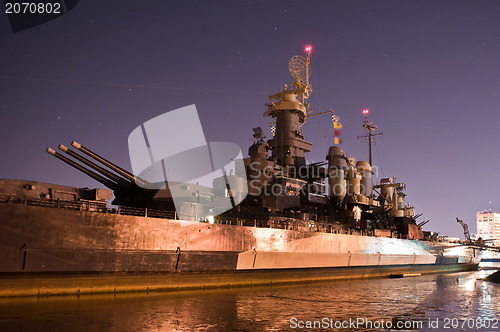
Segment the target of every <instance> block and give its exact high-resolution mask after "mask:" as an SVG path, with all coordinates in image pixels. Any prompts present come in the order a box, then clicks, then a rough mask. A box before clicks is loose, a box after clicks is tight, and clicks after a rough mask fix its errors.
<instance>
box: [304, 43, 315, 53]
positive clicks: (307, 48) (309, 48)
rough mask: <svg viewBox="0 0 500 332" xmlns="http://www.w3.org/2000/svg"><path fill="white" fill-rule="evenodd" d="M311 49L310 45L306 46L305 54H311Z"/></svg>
mask: <svg viewBox="0 0 500 332" xmlns="http://www.w3.org/2000/svg"><path fill="white" fill-rule="evenodd" d="M312 49H313V48H312V46H311V45H307V46H306V47H305V50H306V52H307V53H311V51H312Z"/></svg>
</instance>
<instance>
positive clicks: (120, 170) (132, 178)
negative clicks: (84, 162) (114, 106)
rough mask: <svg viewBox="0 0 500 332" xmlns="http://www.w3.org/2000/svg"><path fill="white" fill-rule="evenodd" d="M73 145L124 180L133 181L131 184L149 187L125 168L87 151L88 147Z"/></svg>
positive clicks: (74, 142)
mask: <svg viewBox="0 0 500 332" xmlns="http://www.w3.org/2000/svg"><path fill="white" fill-rule="evenodd" d="M71 145H72V146H73V147H74V148H75V149H77V150H80V151H82V152H83V153H85V154H86V155H87V156H89V157H91V158H94V159H95V160H97V161H98V162H100V163H101V164H103V165H106V166H107V167H109V168H110V169H112V170H113V171H115V172H116V173H118V174H120V175H121V176H123V177H124V178H126V179H127V180H129V181H131V182H134V183H136V184H137V185H139V186H142V187H145V186H146V185H147V183H146V182H144V180H141V179H139V178H136V177H135V176H134V175H133V174H132V173H130V172H128V171H126V170H124V169H123V168H121V167H119V166H117V165H115V164H113V163H112V162H110V161H108V160H106V159H104V158H103V157H101V156H99V155H98V154H96V153H94V152H92V151H90V150H89V149H87V148H86V147H84V146H82V145H81V144H79V143H78V142H76V141H73V142H72V143H71Z"/></svg>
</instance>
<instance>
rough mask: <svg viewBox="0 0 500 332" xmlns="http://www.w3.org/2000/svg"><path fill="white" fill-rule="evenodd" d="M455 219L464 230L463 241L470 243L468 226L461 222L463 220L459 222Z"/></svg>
mask: <svg viewBox="0 0 500 332" xmlns="http://www.w3.org/2000/svg"><path fill="white" fill-rule="evenodd" d="M456 219H457V222H458V223H459V224H460V225H461V226H462V228H463V229H464V237H465V241H467V242H471V241H470V233H469V226H467V224H466V223H465V222H464V221H463V220H460V219H458V218H456Z"/></svg>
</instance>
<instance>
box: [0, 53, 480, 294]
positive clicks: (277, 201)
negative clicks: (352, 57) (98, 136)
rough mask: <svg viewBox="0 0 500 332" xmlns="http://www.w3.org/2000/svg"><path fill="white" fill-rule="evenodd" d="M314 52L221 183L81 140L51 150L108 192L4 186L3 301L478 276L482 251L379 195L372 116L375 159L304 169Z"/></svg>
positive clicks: (393, 197) (382, 187) (336, 149)
mask: <svg viewBox="0 0 500 332" xmlns="http://www.w3.org/2000/svg"><path fill="white" fill-rule="evenodd" d="M306 53H307V55H306V56H294V57H292V59H291V60H290V61H289V70H290V73H291V75H292V77H293V79H294V81H293V83H292V84H291V86H290V87H289V86H286V85H285V86H284V87H283V89H282V90H281V91H280V92H278V93H276V94H273V95H271V96H269V102H268V103H267V104H266V110H265V113H264V115H265V116H267V117H270V118H272V120H273V121H274V122H275V125H274V128H273V135H272V138H270V139H267V137H266V136H265V135H264V130H263V129H262V128H260V127H258V128H254V130H253V144H252V145H251V146H250V147H249V149H248V157H246V158H243V157H241V158H236V159H232V158H230V159H231V160H232V163H231V165H232V169H230V170H229V169H228V167H227V165H226V167H221V169H222V172H219V173H217V174H219V176H214V177H213V178H212V183H211V185H200V184H199V183H198V182H192V181H191V182H189V181H188V180H189V179H188V180H185V181H184V182H183V181H179V182H175V181H170V179H169V181H167V180H166V179H165V180H164V181H163V182H162V181H159V180H158V179H157V178H155V177H154V176H153V177H148V176H150V174H149V175H148V172H143V173H141V174H137V172H135V170H134V172H130V171H128V170H126V169H124V168H122V167H120V166H118V165H115V164H114V163H112V162H110V161H109V160H107V159H105V158H104V157H102V156H101V155H99V154H97V153H95V152H94V151H92V150H91V149H89V148H88V147H85V146H83V145H82V144H80V143H78V142H75V141H73V143H72V144H71V147H69V148H68V147H66V146H64V145H60V146H59V150H60V152H56V151H55V150H54V149H50V148H48V149H47V152H48V153H49V154H50V155H52V156H54V157H55V158H57V159H59V160H61V161H62V162H64V163H66V164H68V165H69V166H71V167H73V168H75V169H76V170H78V171H80V172H83V173H85V174H87V175H88V176H89V177H91V178H92V179H94V180H96V181H97V182H99V183H101V184H102V185H104V186H105V187H107V188H109V189H90V188H75V187H71V186H64V185H56V184H48V183H42V182H37V181H23V180H11V179H1V180H0V221H1V222H0V227H1V232H0V250H1V251H2V256H3V258H2V260H1V261H0V297H9V296H44V295H63V294H66V295H68V294H73V295H80V294H94V293H117V292H137V291H141V292H152V291H160V290H179V289H206V288H214V287H239V286H255V285H265V284H280V283H293V282H314V281H322V280H334V279H347V278H369V277H389V276H407V275H420V274H423V273H442V272H450V271H465V270H470V269H477V267H478V263H479V261H480V257H479V254H478V251H477V250H476V249H475V248H469V247H467V246H458V247H457V246H454V245H450V244H447V243H443V242H440V241H438V237H437V236H436V234H434V233H432V232H426V231H423V230H422V226H423V225H424V224H426V223H427V222H428V221H423V222H418V221H417V219H418V218H419V217H420V214H415V212H414V208H413V207H412V206H410V205H409V204H408V203H407V200H406V194H405V189H406V188H405V185H404V184H403V183H400V182H397V181H395V179H394V178H385V179H381V180H380V181H379V183H378V184H376V185H374V183H373V179H374V176H373V174H374V172H373V163H372V154H371V152H372V151H371V146H372V142H373V141H374V140H375V136H377V135H380V133H376V132H375V130H376V129H377V127H376V126H375V125H374V124H373V123H372V122H370V121H368V119H367V118H366V117H365V121H364V122H363V128H364V129H365V130H366V132H367V135H366V136H363V137H364V138H366V140H367V141H368V144H369V160H368V161H363V160H359V161H356V159H355V158H353V157H348V156H347V155H346V153H345V152H344V151H343V150H342V148H341V147H340V144H334V145H332V146H330V147H329V148H328V151H325V152H326V158H325V161H323V162H319V163H308V162H307V161H306V157H305V156H306V153H307V152H310V151H311V149H312V143H311V142H308V141H307V140H306V138H305V137H304V134H303V132H302V130H301V127H302V125H304V124H305V123H306V121H307V119H308V117H310V116H312V115H313V113H312V111H311V109H310V106H309V104H308V103H307V100H308V98H309V96H310V94H311V92H312V87H311V84H310V83H309V78H310V74H311V73H310V61H311V60H310V59H311V53H310V48H308V49H306ZM332 119H333V121H334V125H336V127H337V128H339V127H340V126H341V122H340V121H338V120H339V119H338V118H336V117H333V118H332ZM335 143H338V142H335ZM165 144H167V142H165ZM214 150H215V149H213V148H212V149H211V151H212V152H213V151H214ZM173 160H178V159H175V158H174V159H173ZM162 162H163V165H165V163H166V161H165V160H163V161H162ZM132 164H133V165H132V166H134V161H132ZM161 164H162V163H161V162H160V163H159V165H161ZM177 166H180V168H187V169H191V168H190V167H189V166H191V165H187V164H186V165H177ZM133 168H134V167H133ZM228 171H229V172H228ZM161 173H162V174H163V173H164V172H161ZM199 175H200V174H197V175H196V176H194V175H193V176H192V177H191V178H196V177H197V176H198V177H199ZM111 200H112V202H111V203H110V201H111Z"/></svg>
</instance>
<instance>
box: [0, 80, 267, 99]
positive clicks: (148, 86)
mask: <svg viewBox="0 0 500 332" xmlns="http://www.w3.org/2000/svg"><path fill="white" fill-rule="evenodd" d="M0 78H2V79H7V80H24V81H38V82H51V83H66V84H78V85H97V86H111V87H124V88H137V89H160V90H176V91H198V92H217V93H233V94H254V95H262V92H256V91H246V90H224V89H204V88H180V87H171V86H164V85H147V84H127V83H112V82H99V81H78V80H64V79H52V78H40V77H16V76H7V75H0Z"/></svg>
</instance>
